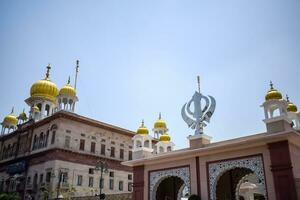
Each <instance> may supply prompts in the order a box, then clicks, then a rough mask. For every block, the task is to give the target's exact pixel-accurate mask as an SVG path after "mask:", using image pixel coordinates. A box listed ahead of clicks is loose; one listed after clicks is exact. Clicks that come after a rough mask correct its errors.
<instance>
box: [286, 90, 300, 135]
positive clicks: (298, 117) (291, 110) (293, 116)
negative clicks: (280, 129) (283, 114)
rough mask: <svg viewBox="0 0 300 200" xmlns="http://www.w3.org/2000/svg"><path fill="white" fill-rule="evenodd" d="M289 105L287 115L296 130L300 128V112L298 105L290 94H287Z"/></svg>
mask: <svg viewBox="0 0 300 200" xmlns="http://www.w3.org/2000/svg"><path fill="white" fill-rule="evenodd" d="M286 101H287V103H288V105H287V108H286V110H287V115H288V119H289V120H290V121H291V122H292V123H293V127H294V128H295V129H296V130H300V113H299V112H298V108H297V106H296V105H295V104H294V103H293V102H291V101H290V99H289V96H288V95H286Z"/></svg>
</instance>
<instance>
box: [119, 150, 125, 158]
mask: <svg viewBox="0 0 300 200" xmlns="http://www.w3.org/2000/svg"><path fill="white" fill-rule="evenodd" d="M120 159H122V160H123V159H124V149H120Z"/></svg>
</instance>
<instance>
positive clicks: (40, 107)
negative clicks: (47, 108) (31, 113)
mask: <svg viewBox="0 0 300 200" xmlns="http://www.w3.org/2000/svg"><path fill="white" fill-rule="evenodd" d="M36 106H37V107H38V108H39V109H40V111H41V110H42V104H41V103H39V104H37V105H36Z"/></svg>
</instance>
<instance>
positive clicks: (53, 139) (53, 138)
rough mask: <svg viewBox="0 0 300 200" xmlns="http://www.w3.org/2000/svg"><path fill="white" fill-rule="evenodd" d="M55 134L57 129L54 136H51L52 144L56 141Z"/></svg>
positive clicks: (53, 133)
mask: <svg viewBox="0 0 300 200" xmlns="http://www.w3.org/2000/svg"><path fill="white" fill-rule="evenodd" d="M55 134H56V131H53V132H52V138H51V144H54V142H55Z"/></svg>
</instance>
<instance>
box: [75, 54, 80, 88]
mask: <svg viewBox="0 0 300 200" xmlns="http://www.w3.org/2000/svg"><path fill="white" fill-rule="evenodd" d="M78 72H79V60H76V73H75V83H74V88H75V90H76V88H77V77H78Z"/></svg>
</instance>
